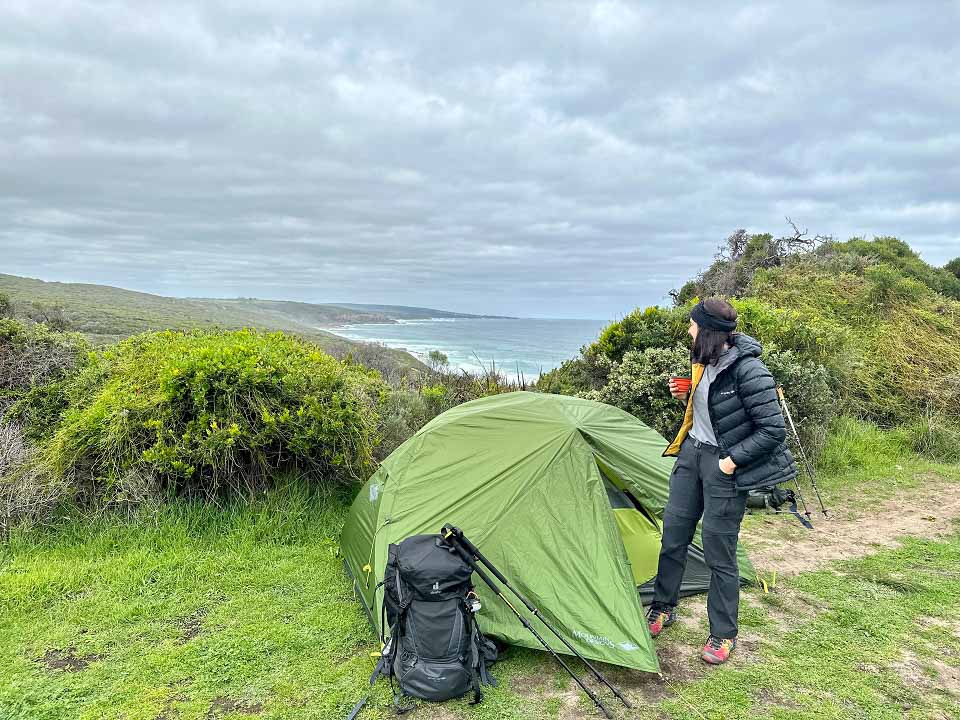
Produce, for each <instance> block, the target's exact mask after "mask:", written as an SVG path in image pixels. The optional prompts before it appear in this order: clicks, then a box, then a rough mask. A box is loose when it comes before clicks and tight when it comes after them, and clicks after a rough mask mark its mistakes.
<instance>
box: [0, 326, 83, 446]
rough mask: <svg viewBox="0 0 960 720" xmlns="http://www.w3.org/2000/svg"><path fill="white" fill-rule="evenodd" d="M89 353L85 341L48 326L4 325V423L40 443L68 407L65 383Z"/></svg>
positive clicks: (0, 350)
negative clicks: (20, 428)
mask: <svg viewBox="0 0 960 720" xmlns="http://www.w3.org/2000/svg"><path fill="white" fill-rule="evenodd" d="M89 350H90V346H89V344H88V343H87V342H86V340H84V339H83V336H81V335H78V334H76V333H62V332H57V331H54V330H51V329H50V328H49V327H48V326H47V325H43V324H26V323H24V322H21V321H18V320H13V319H9V318H5V319H0V419H4V420H6V421H7V422H12V423H16V424H17V425H18V426H20V427H22V428H23V430H24V432H25V433H26V435H27V437H28V438H30V439H31V440H35V439H37V438H39V437H40V436H42V435H43V434H44V433H45V432H46V430H47V428H49V427H51V426H53V425H56V423H57V422H58V421H59V417H60V414H61V412H62V411H63V410H64V408H65V407H66V398H65V397H64V395H63V383H64V382H65V380H66V378H68V377H69V376H70V375H72V374H73V373H74V372H75V371H76V368H77V367H78V366H79V365H81V364H82V363H83V362H84V361H85V359H86V357H87V353H88V352H89Z"/></svg>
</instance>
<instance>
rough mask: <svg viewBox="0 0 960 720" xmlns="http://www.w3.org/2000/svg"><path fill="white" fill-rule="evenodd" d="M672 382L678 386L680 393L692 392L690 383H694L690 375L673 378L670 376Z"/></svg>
mask: <svg viewBox="0 0 960 720" xmlns="http://www.w3.org/2000/svg"><path fill="white" fill-rule="evenodd" d="M670 382H672V383H673V384H674V387H676V389H677V392H679V393H686V392H690V385H691V383H692V380H691V379H690V378H688V377H672V378H670Z"/></svg>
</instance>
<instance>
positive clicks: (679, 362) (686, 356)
mask: <svg viewBox="0 0 960 720" xmlns="http://www.w3.org/2000/svg"><path fill="white" fill-rule="evenodd" d="M673 375H676V376H689V375H690V351H689V350H688V349H687V348H686V347H684V346H683V345H679V344H678V345H674V346H672V347H669V348H657V347H650V348H647V349H645V350H630V351H628V352H627V353H626V354H624V356H623V359H622V361H621V362H614V363H613V364H612V366H611V368H610V372H609V378H608V382H607V384H606V385H605V386H604V387H602V388H601V389H599V390H592V391H588V392H584V393H581V397H585V398H588V399H590V400H597V401H599V402H603V403H607V404H608V405H615V406H616V407H618V408H621V409H622V410H626V411H627V412H628V413H630V414H631V415H634V416H635V417H637V418H639V419H640V420H642V421H643V422H644V423H646V424H647V425H649V426H650V427H652V428H653V429H654V430H656V431H657V432H658V433H660V434H661V435H663V436H664V437H666V438H668V439H672V438H673V434H674V433H676V431H677V428H678V427H679V426H680V422H681V421H682V420H683V410H684V406H683V403H681V402H679V401H677V400H676V399H675V398H673V396H671V395H670V391H669V390H668V388H667V379H668V378H670V377H671V376H673Z"/></svg>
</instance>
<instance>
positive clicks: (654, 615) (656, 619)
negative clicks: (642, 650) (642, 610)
mask: <svg viewBox="0 0 960 720" xmlns="http://www.w3.org/2000/svg"><path fill="white" fill-rule="evenodd" d="M676 619H677V614H676V611H675V610H674V609H673V608H663V607H653V606H651V607H650V609H649V610H647V626H648V627H649V628H650V635H651V637H656V636H657V635H659V634H660V633H662V632H663V630H664V628H667V627H670V626H671V625H673V621H674V620H676Z"/></svg>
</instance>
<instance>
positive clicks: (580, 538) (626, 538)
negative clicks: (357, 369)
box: [341, 392, 754, 672]
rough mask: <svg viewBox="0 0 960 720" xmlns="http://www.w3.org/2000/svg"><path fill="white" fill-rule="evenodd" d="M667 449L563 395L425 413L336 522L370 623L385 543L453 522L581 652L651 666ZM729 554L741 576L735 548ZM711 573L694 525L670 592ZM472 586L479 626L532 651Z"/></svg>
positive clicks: (628, 421) (702, 586) (614, 412)
mask: <svg viewBox="0 0 960 720" xmlns="http://www.w3.org/2000/svg"><path fill="white" fill-rule="evenodd" d="M666 445H667V441H666V440H664V439H663V437H662V436H660V435H659V434H658V433H657V432H656V431H654V430H652V429H651V428H649V427H647V426H646V425H644V424H643V423H642V422H640V421H639V420H637V418H635V417H633V416H632V415H630V414H629V413H626V412H624V411H622V410H620V409H618V408H615V407H611V406H610V405H604V404H603V403H598V402H594V401H591V400H584V399H581V398H574V397H567V396H563V395H549V394H545V393H531V392H511V393H506V394H502V395H495V396H491V397H485V398H481V399H479V400H474V401H472V402H468V403H464V404H463V405H459V406H457V407H454V408H452V409H450V410H448V411H446V412H445V413H443V414H442V415H439V416H438V417H436V418H434V419H433V420H432V421H431V422H429V423H428V424H427V425H425V426H424V427H423V428H422V429H421V430H420V431H419V432H417V433H416V434H415V435H414V436H413V437H411V438H410V439H409V440H407V441H406V442H405V443H404V444H403V445H401V446H400V447H399V448H397V449H396V450H395V451H394V452H393V453H392V454H391V455H390V456H389V457H388V458H387V459H386V460H385V461H384V463H383V465H382V466H381V467H380V469H379V470H378V471H377V472H376V473H375V474H374V475H373V476H372V477H371V478H370V480H369V481H368V482H367V483H366V485H365V486H364V487H363V489H362V490H361V492H360V494H359V495H358V496H357V499H356V500H355V501H354V504H353V507H352V508H351V510H350V514H349V516H348V518H347V521H346V524H345V526H344V530H343V536H342V538H341V544H342V548H343V555H344V564H345V565H346V568H347V571H348V572H349V574H350V576H351V578H352V579H353V582H354V586H355V589H356V591H357V596H358V597H359V599H360V601H361V603H362V604H363V606H364V608H365V610H366V612H367V616H368V617H369V619H370V622H371V624H373V626H374V628H375V629H377V630H379V625H380V622H381V614H380V608H381V604H382V602H383V591H382V588H381V589H377V583H378V582H379V581H380V580H382V579H383V571H384V565H385V564H386V560H387V546H388V545H390V544H391V543H397V542H400V541H401V540H403V539H404V538H406V537H408V536H410V535H417V534H422V533H437V532H439V531H440V528H441V527H442V526H443V525H444V524H445V523H451V524H453V525H456V526H458V527H460V528H461V529H462V530H463V532H464V534H465V535H466V536H467V537H469V538H470V539H471V540H472V541H473V542H474V543H475V544H476V545H477V546H478V547H479V548H480V549H481V550H482V551H483V553H484V555H486V556H487V557H488V558H489V559H490V561H491V562H492V563H493V564H494V565H495V566H496V567H497V568H498V569H499V570H500V571H501V572H502V573H503V574H504V576H505V577H506V578H507V579H508V580H510V582H511V584H513V585H514V586H515V587H516V588H517V589H518V590H519V591H520V592H521V593H523V594H524V595H526V596H527V597H528V598H530V600H531V601H532V602H533V603H534V604H535V605H536V606H537V607H539V608H540V610H541V611H542V612H543V614H544V615H545V616H546V617H547V619H548V620H550V621H551V622H552V623H553V624H554V625H555V626H556V627H557V629H558V630H559V631H560V632H561V633H562V634H563V635H564V636H565V637H566V638H568V639H569V640H570V642H571V644H573V645H574V647H576V649H577V650H578V651H579V652H580V653H581V654H583V655H584V657H587V658H590V659H594V660H599V661H603V662H608V663H613V664H615V665H621V666H623V667H628V668H633V669H636V670H643V671H649V672H659V664H658V663H657V656H656V654H655V653H654V650H653V643H652V640H651V638H650V635H649V632H648V630H647V625H646V621H645V618H644V610H643V606H642V603H643V602H649V601H650V597H651V595H652V592H653V579H654V576H655V575H656V570H657V560H658V556H659V551H660V537H661V527H662V525H661V523H662V518H663V508H664V504H665V503H666V500H667V491H668V483H669V478H670V473H671V471H672V469H673V464H674V460H673V458H665V457H662V455H661V453H662V452H663V449H664V448H665V447H666ZM739 564H740V574H741V582H744V583H746V582H750V581H752V580H753V579H754V573H753V569H752V567H751V566H750V563H749V561H748V560H747V558H746V555H745V554H744V553H743V551H742V548H741V551H740V554H739ZM709 582H710V572H709V570H708V569H707V567H706V565H705V563H704V559H703V551H702V545H701V540H700V533H699V530H698V532H697V535H696V536H695V538H694V541H693V543H692V544H691V545H690V550H689V556H688V561H687V568H686V574H685V575H684V579H683V585H682V587H681V594H683V595H691V594H695V593H701V592H705V591H706V590H707V589H708V586H709ZM477 591H478V594H479V595H480V599H481V602H482V604H483V609H482V610H481V612H480V624H481V627H482V628H483V631H484V633H486V634H488V635H491V636H494V637H497V638H499V639H501V640H503V641H504V642H506V643H510V644H515V645H522V646H526V647H533V648H539V645H538V644H537V642H536V640H535V639H534V638H533V636H532V635H530V634H529V633H528V632H527V631H526V630H524V628H523V626H522V625H520V623H518V622H517V620H516V618H515V617H514V616H513V614H512V613H511V612H510V611H509V609H507V608H505V607H503V606H502V605H501V601H500V600H499V599H497V598H496V597H495V596H494V595H493V593H492V592H490V590H489V588H487V587H486V586H485V585H483V584H482V583H478V585H477ZM531 622H532V623H534V625H535V626H537V628H538V631H542V633H546V631H545V629H542V628H541V627H539V626H540V623H539V621H538V620H536V619H534V618H531ZM547 634H549V633H547ZM556 645H560V643H559V642H558V643H556ZM556 649H557V650H558V651H563V650H565V648H562V647H561V648H556Z"/></svg>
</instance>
